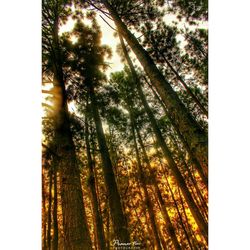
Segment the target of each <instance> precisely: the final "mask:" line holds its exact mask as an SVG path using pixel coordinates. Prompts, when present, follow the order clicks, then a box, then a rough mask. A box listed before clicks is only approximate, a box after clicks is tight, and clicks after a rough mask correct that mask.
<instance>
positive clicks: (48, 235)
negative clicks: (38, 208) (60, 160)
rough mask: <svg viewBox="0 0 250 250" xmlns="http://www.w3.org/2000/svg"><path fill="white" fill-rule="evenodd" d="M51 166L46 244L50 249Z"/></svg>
mask: <svg viewBox="0 0 250 250" xmlns="http://www.w3.org/2000/svg"><path fill="white" fill-rule="evenodd" d="M52 174H53V173H52V167H50V169H49V206H48V233H47V237H48V238H47V246H48V249H49V250H50V249H51V206H52V181H53V179H52Z"/></svg>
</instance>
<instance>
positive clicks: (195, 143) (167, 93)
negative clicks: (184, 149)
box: [102, 0, 208, 166]
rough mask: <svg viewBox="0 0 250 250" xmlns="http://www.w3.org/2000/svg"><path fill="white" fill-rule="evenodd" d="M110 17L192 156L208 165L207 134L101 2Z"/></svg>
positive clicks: (153, 64) (120, 23) (141, 48)
mask: <svg viewBox="0 0 250 250" xmlns="http://www.w3.org/2000/svg"><path fill="white" fill-rule="evenodd" d="M102 3H103V4H104V5H105V7H106V8H107V10H108V11H109V13H110V15H111V16H112V18H113V20H114V22H115V24H116V26H117V28H118V31H119V33H121V35H122V36H123V37H124V38H125V39H126V41H127V43H128V44H129V46H130V47H131V49H132V50H133V51H134V53H135V55H136V56H137V58H138V60H139V61H140V63H141V64H142V66H143V68H144V70H145V72H146V73H147V75H148V77H149V78H150V80H151V82H152V84H154V86H155V87H156V89H157V91H158V93H159V95H160V96H161V97H162V100H163V101H164V103H165V104H166V106H167V107H168V109H169V113H170V114H171V117H172V119H173V120H174V121H175V123H176V125H177V126H178V128H179V130H180V132H181V133H182V135H183V136H184V138H185V139H186V141H187V143H188V144H189V146H190V148H191V150H192V152H193V153H194V155H195V156H196V157H197V158H198V159H199V160H200V161H201V162H202V163H203V164H204V165H205V166H207V164H208V145H207V144H208V139H207V134H206V133H205V132H204V131H203V129H202V128H201V127H200V126H199V125H198V124H197V122H196V121H195V120H194V119H193V117H192V115H191V114H190V113H189V112H188V110H187V109H186V108H185V106H184V105H183V103H182V102H181V101H180V99H179V98H178V96H177V94H176V92H175V91H174V90H173V89H172V87H171V85H170V84H169V82H168V81H167V80H166V79H165V78H164V76H163V75H162V74H161V72H160V71H159V70H158V68H157V67H156V65H155V63H154V62H153V60H152V58H151V57H150V56H149V55H148V53H147V52H146V51H145V50H144V49H143V47H142V46H141V45H140V44H139V42H138V40H137V39H136V38H135V36H134V35H133V34H132V33H131V32H130V31H129V30H128V28H127V27H126V25H125V24H124V23H123V22H122V20H121V19H120V17H119V16H118V14H117V12H116V11H115V9H114V8H113V7H112V6H111V5H110V4H109V3H108V1H107V0H102Z"/></svg>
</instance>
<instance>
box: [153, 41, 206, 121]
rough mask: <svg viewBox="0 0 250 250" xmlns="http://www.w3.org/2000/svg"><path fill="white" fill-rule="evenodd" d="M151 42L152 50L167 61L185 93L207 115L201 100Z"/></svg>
mask: <svg viewBox="0 0 250 250" xmlns="http://www.w3.org/2000/svg"><path fill="white" fill-rule="evenodd" d="M152 42H153V44H152V45H153V48H154V50H156V51H157V52H158V53H159V54H160V55H161V56H162V58H163V59H164V61H165V62H166V63H167V65H168V67H169V68H170V70H171V71H172V72H173V73H174V74H175V76H176V78H177V79H178V80H179V81H180V82H181V84H182V86H183V87H184V88H185V89H186V91H187V93H188V94H189V95H190V96H191V98H192V99H193V101H194V102H195V103H196V104H197V105H198V106H199V108H200V110H201V111H202V113H203V114H204V115H205V116H206V117H208V111H207V110H206V109H205V107H204V106H203V105H202V104H201V102H200V101H199V99H198V98H197V97H196V96H195V95H194V94H193V92H192V91H191V89H190V88H189V87H188V86H187V84H186V83H185V81H184V80H183V79H182V77H181V76H180V75H179V73H178V72H177V71H176V70H175V69H174V67H173V66H172V65H171V63H170V62H169V61H168V60H167V58H166V57H165V55H164V54H163V53H161V52H160V51H159V50H158V48H157V44H156V43H155V41H152Z"/></svg>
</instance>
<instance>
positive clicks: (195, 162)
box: [144, 77, 208, 188]
mask: <svg viewBox="0 0 250 250" xmlns="http://www.w3.org/2000/svg"><path fill="white" fill-rule="evenodd" d="M144 80H145V81H146V83H147V84H148V86H149V88H150V89H151V90H152V92H153V94H154V96H155V98H156V99H157V100H158V101H159V102H160V104H161V106H162V108H163V110H164V111H165V114H166V116H167V117H168V119H169V120H170V122H171V124H172V126H173V127H174V129H175V132H176V133H177V135H178V137H179V139H180V140H181V142H182V143H183V145H184V146H185V148H186V150H187V152H188V154H189V157H190V160H191V162H192V164H193V165H194V166H195V168H196V169H197V171H198V173H199V175H200V177H201V179H202V181H203V183H204V184H205V185H206V187H207V188H208V177H207V173H206V174H205V173H204V171H203V169H202V167H201V165H200V163H199V161H198V159H196V157H195V156H194V154H193V152H192V151H191V149H190V148H189V145H188V144H187V142H186V140H185V139H184V137H183V136H182V134H181V133H180V131H179V129H178V127H177V126H176V125H175V123H174V122H173V120H172V119H171V117H170V115H169V112H168V110H167V108H166V106H165V105H164V103H163V102H162V100H161V99H160V97H159V96H158V94H157V93H156V91H155V90H154V88H153V86H152V85H151V84H150V83H149V82H148V81H147V79H146V77H144Z"/></svg>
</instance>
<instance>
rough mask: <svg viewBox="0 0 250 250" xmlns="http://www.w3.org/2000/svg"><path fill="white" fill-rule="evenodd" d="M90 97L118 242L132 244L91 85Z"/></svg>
mask: <svg viewBox="0 0 250 250" xmlns="http://www.w3.org/2000/svg"><path fill="white" fill-rule="evenodd" d="M89 96H90V100H91V109H92V114H93V118H94V121H95V125H96V133H97V140H98V144H99V148H100V153H101V159H102V164H103V165H102V167H103V173H104V180H105V185H106V188H107V192H108V201H109V207H110V213H111V219H112V222H113V227H114V232H115V235H116V237H117V239H116V240H119V241H120V242H125V243H126V242H130V239H129V232H128V229H127V223H126V218H125V215H124V213H123V210H122V204H121V198H120V194H119V192H118V187H117V183H116V180H115V175H114V170H113V166H112V162H111V160H110V156H109V151H108V147H107V144H106V139H105V135H104V131H103V127H102V122H101V119H100V115H99V112H98V109H97V102H96V97H95V92H94V88H93V86H92V85H91V84H90V86H89Z"/></svg>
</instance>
